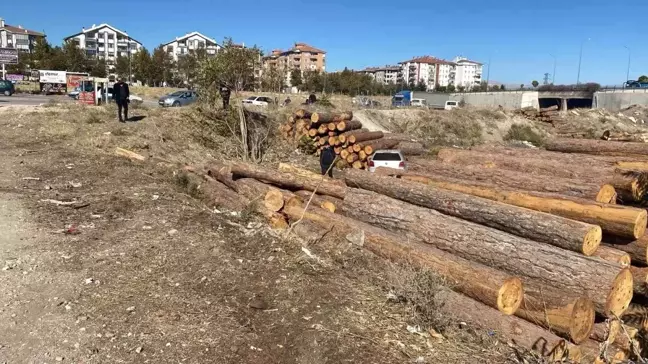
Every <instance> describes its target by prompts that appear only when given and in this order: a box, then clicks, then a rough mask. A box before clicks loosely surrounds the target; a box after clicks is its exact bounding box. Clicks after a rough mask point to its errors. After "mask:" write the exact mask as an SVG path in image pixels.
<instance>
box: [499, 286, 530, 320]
mask: <svg viewBox="0 0 648 364" xmlns="http://www.w3.org/2000/svg"><path fill="white" fill-rule="evenodd" d="M523 299H524V289H523V288H522V281H521V280H520V279H519V278H515V277H514V278H510V279H507V280H506V281H505V282H504V284H503V285H502V287H500V289H499V291H498V293H497V308H498V309H499V310H500V312H502V313H504V314H506V315H512V314H514V313H515V311H517V309H518V308H519V307H520V305H521V304H522V300H523Z"/></svg>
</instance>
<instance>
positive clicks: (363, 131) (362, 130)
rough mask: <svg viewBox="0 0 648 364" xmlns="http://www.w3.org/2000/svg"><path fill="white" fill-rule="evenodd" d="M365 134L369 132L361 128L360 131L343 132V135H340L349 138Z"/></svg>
mask: <svg viewBox="0 0 648 364" xmlns="http://www.w3.org/2000/svg"><path fill="white" fill-rule="evenodd" d="M367 132H369V129H367V128H361V129H357V130H350V131H345V132H344V133H341V134H340V135H344V136H346V137H348V136H351V135H357V134H361V133H367Z"/></svg>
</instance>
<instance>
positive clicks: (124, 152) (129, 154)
mask: <svg viewBox="0 0 648 364" xmlns="http://www.w3.org/2000/svg"><path fill="white" fill-rule="evenodd" d="M115 155H118V156H120V157H124V158H128V159H130V160H136V161H140V162H142V161H145V160H146V157H145V156H143V155H141V154H139V153H135V152H133V151H130V150H128V149H124V148H119V147H117V148H115Z"/></svg>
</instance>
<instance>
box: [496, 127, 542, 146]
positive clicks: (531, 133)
mask: <svg viewBox="0 0 648 364" xmlns="http://www.w3.org/2000/svg"><path fill="white" fill-rule="evenodd" d="M544 139H545V138H544V136H543V135H541V134H540V133H538V132H536V131H535V130H533V128H531V127H530V126H528V125H522V124H513V125H511V129H509V131H508V133H506V135H505V136H504V140H520V141H527V142H530V143H532V144H533V145H536V146H541V145H543V144H544Z"/></svg>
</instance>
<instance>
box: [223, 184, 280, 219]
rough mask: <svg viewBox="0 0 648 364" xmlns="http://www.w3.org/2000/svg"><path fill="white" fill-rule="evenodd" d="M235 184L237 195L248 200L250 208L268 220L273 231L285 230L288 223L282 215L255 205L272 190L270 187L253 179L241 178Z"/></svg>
mask: <svg viewBox="0 0 648 364" xmlns="http://www.w3.org/2000/svg"><path fill="white" fill-rule="evenodd" d="M235 183H236V184H237V186H238V191H239V193H240V194H242V195H243V196H245V197H246V198H248V199H249V200H250V204H251V206H253V208H254V209H255V211H256V212H258V213H259V214H260V215H262V216H263V217H265V218H266V219H267V220H268V222H269V223H270V226H272V227H273V228H274V229H286V228H287V227H288V223H287V222H286V219H285V217H284V216H283V215H282V214H280V213H278V212H275V211H271V210H269V209H267V208H266V207H265V205H264V204H263V203H257V202H260V201H262V200H263V199H264V197H265V194H266V193H267V192H268V191H269V190H270V189H271V188H272V187H271V186H268V185H266V184H265V183H263V182H260V181H258V180H256V179H253V178H241V179H238V180H236V181H235Z"/></svg>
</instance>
